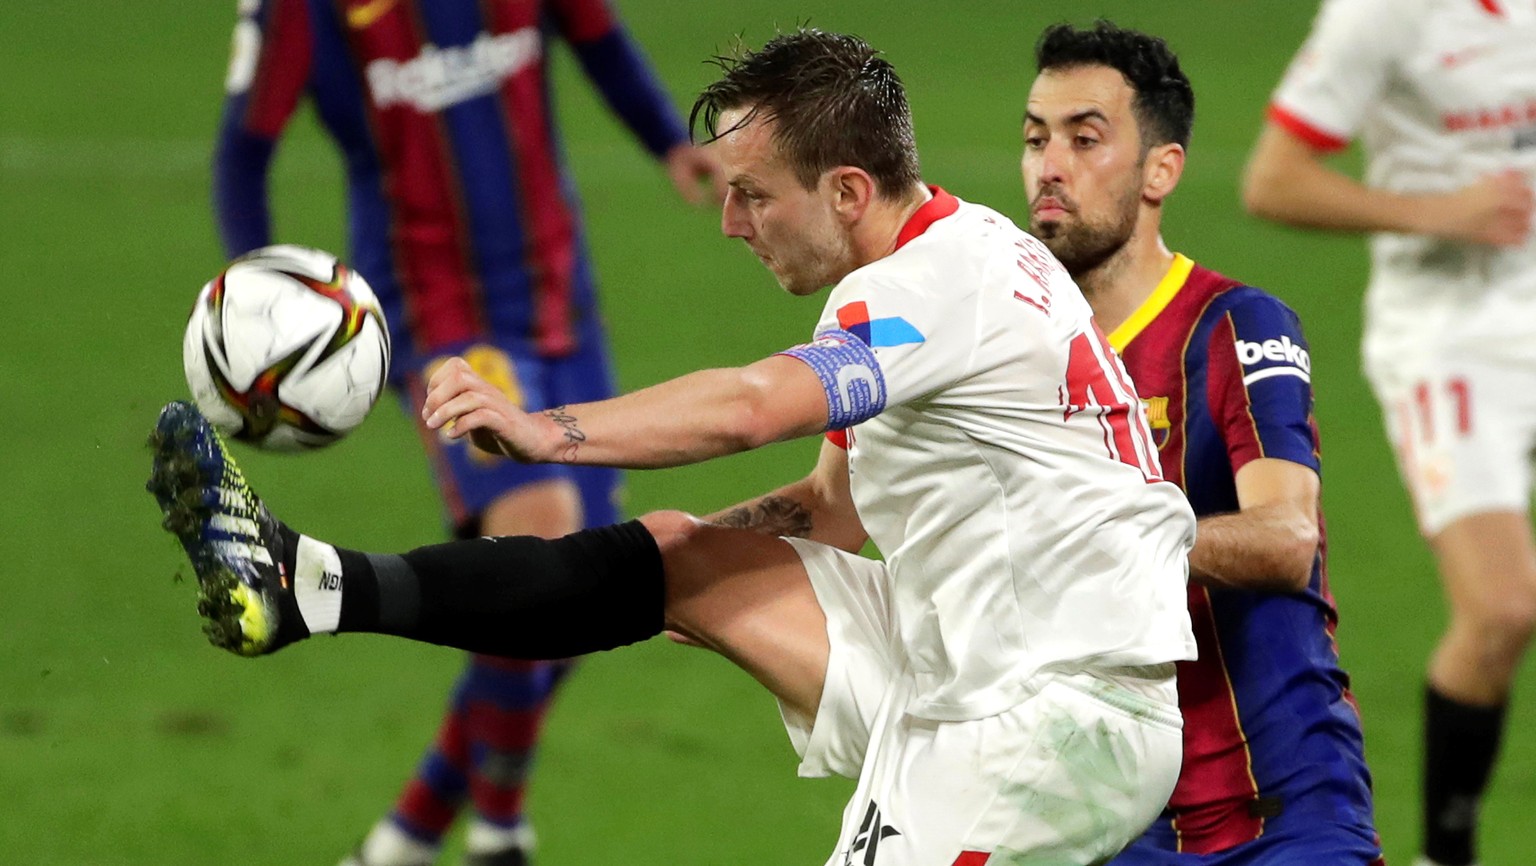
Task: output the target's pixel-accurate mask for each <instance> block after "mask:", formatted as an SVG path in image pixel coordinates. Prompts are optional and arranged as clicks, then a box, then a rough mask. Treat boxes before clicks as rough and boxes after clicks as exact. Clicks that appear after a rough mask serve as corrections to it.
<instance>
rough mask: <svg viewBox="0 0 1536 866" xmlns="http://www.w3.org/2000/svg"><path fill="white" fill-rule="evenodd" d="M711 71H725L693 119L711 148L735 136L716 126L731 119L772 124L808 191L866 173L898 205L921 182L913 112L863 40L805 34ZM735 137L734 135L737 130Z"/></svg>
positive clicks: (779, 39) (718, 61) (721, 62)
mask: <svg viewBox="0 0 1536 866" xmlns="http://www.w3.org/2000/svg"><path fill="white" fill-rule="evenodd" d="M711 62H713V63H714V64H715V65H716V66H718V67H720V69H721V70H722V71H723V73H724V74H723V75H722V76H721V78H720V80H719V81H716V82H715V83H714V84H711V85H709V86H708V87H706V88H704V91H703V92H702V93H700V94H699V98H698V99H697V100H695V101H694V103H693V111H692V112H691V113H690V114H689V115H688V130H689V134H690V135H693V136H694V137H695V139H696V140H697V138H698V136H697V135H696V134H695V130H697V129H698V128H699V127H700V125H701V124H702V130H703V135H704V136H705V138H704V140H705V141H706V142H709V141H714V140H715V139H717V138H719V137H721V136H723V135H725V134H727V133H729V132H730V131H731V129H720V128H719V127H718V123H719V121H720V116H721V115H722V114H723V113H725V112H727V111H731V110H734V109H743V108H744V109H747V110H748V114H747V116H746V117H745V118H743V119H742V120H741V121H739V122H738V123H737V124H736V126H737V127H739V126H742V125H744V124H745V123H747V122H748V121H749V120H752V119H754V118H757V119H764V120H772V121H773V122H774V130H773V138H774V143H775V145H776V146H777V147H778V150H779V153H780V154H782V155H783V157H784V158H785V160H786V161H787V162H788V163H789V165H790V167H791V168H792V169H793V170H794V172H795V177H796V178H797V179H798V180H799V181H800V183H801V184H802V185H804V186H805V188H807V189H810V188H812V187H814V186H815V185H816V182H817V181H818V180H819V179H820V177H821V175H822V173H823V172H825V171H827V170H828V169H831V168H836V167H837V166H840V165H850V166H854V167H856V168H861V169H863V170H864V171H867V172H869V175H870V177H873V178H874V179H875V185H876V189H877V190H878V193H879V195H880V196H881V197H883V198H887V199H899V198H901V197H903V196H905V195H907V193H908V192H909V191H910V190H911V188H912V187H913V186H914V185H916V184H917V183H919V182H920V180H921V177H922V175H921V173H920V171H919V168H918V161H917V143H916V140H915V139H914V138H913V134H912V112H911V109H909V108H908V107H907V94H906V91H905V90H904V89H903V88H902V85H901V79H900V78H898V77H897V76H896V69H895V68H894V67H892V66H891V64H890V63H889V62H887V61H886V60H884V59H883V58H881V57H880V52H878V51H876V50H875V49H873V48H871V47H870V46H869V44H868V43H866V42H865V41H864V40H862V39H860V38H859V37H857V36H848V35H844V34H840V33H825V32H823V31H821V30H816V29H813V28H800V29H798V30H795V31H794V32H792V33H783V34H780V35H779V36H776V37H775V38H773V39H772V40H770V41H769V42H768V44H766V45H764V46H763V47H762V48H761V49H760V50H758V51H747V50H741V51H738V52H737V54H736V55H735V56H730V57H726V56H717V57H714V58H713V59H712V60H711ZM733 128H735V127H733Z"/></svg>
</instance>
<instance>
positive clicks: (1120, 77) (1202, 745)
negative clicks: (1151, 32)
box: [1022, 21, 1381, 866]
mask: <svg viewBox="0 0 1536 866" xmlns="http://www.w3.org/2000/svg"><path fill="white" fill-rule="evenodd" d="M1036 65H1037V69H1038V73H1039V74H1038V76H1037V78H1036V79H1035V82H1034V84H1033V86H1032V87H1031V89H1030V94H1029V106H1028V109H1027V111H1026V113H1025V117H1024V155H1023V159H1022V170H1023V176H1024V183H1025V189H1026V191H1027V193H1028V196H1029V202H1030V230H1031V232H1032V233H1033V234H1035V235H1036V236H1037V237H1039V238H1040V239H1041V240H1042V241H1044V242H1045V244H1046V246H1047V247H1049V248H1050V250H1051V251H1052V252H1053V253H1055V255H1056V256H1057V258H1059V259H1061V261H1062V262H1063V264H1065V265H1066V267H1067V270H1068V271H1069V272H1070V273H1071V274H1072V276H1073V277H1074V278H1075V279H1076V280H1077V282H1078V285H1080V286H1081V287H1082V289H1083V293H1084V295H1085V296H1087V298H1088V300H1089V303H1090V304H1091V305H1092V306H1093V309H1094V316H1095V320H1096V321H1097V322H1098V324H1099V326H1100V327H1101V328H1102V329H1103V330H1105V331H1106V332H1107V333H1108V336H1109V341H1110V343H1111V345H1113V346H1114V347H1115V349H1116V350H1117V351H1118V352H1119V353H1120V354H1121V357H1122V359H1123V361H1124V363H1125V366H1126V369H1127V370H1128V371H1129V372H1130V374H1131V378H1132V380H1133V381H1134V383H1135V385H1136V390H1137V392H1138V394H1139V395H1140V397H1141V398H1142V400H1143V402H1144V403H1145V404H1146V405H1147V408H1148V415H1149V420H1150V422H1151V427H1152V430H1153V435H1154V438H1155V439H1156V440H1157V445H1158V449H1159V456H1160V458H1161V462H1162V468H1163V474H1164V477H1166V478H1167V479H1168V480H1170V481H1173V482H1176V483H1177V484H1178V485H1179V486H1180V487H1182V488H1183V489H1184V492H1185V494H1186V495H1187V496H1188V497H1189V501H1190V504H1191V505H1192V506H1193V507H1194V510H1195V514H1196V515H1197V516H1198V517H1199V523H1198V528H1197V531H1196V541H1195V547H1194V550H1193V551H1192V552H1191V553H1190V578H1191V580H1190V585H1189V611H1190V617H1191V620H1192V623H1193V626H1194V630H1195V636H1196V640H1197V642H1198V644H1199V659H1198V660H1197V661H1192V662H1179V670H1178V689H1179V707H1180V709H1181V711H1182V712H1183V715H1184V765H1183V768H1182V770H1181V772H1180V775H1179V781H1178V784H1177V786H1176V788H1175V789H1174V793H1173V797H1172V798H1171V800H1170V802H1169V804H1168V807H1167V809H1166V810H1165V812H1164V813H1163V815H1162V816H1161V817H1160V818H1159V819H1158V820H1157V821H1156V822H1155V823H1154V824H1153V825H1152V827H1151V828H1149V829H1148V830H1147V832H1146V833H1145V834H1144V835H1143V836H1142V838H1141V839H1139V840H1138V841H1136V842H1135V843H1134V844H1132V846H1131V847H1130V848H1128V849H1127V850H1126V851H1125V852H1124V853H1123V854H1121V855H1120V857H1119V858H1118V859H1117V860H1115V861H1114V862H1115V863H1117V864H1122V866H1170V864H1189V866H1196V864H1198V866H1280V864H1287V866H1302V864H1307V866H1310V864H1329V866H1345V864H1355V866H1371V864H1376V863H1379V862H1380V858H1381V846H1380V843H1379V840H1378V838H1377V835H1376V831H1375V827H1374V820H1373V815H1372V797H1371V782H1370V774H1369V772H1368V770H1367V768H1366V764H1365V759H1364V751H1363V742H1362V736H1361V727H1360V717H1359V714H1358V711H1357V709H1356V706H1355V704H1354V701H1353V698H1352V697H1351V696H1350V693H1349V686H1348V683H1349V680H1348V677H1347V676H1346V675H1345V673H1344V671H1343V670H1342V669H1341V668H1340V666H1339V658H1338V648H1337V646H1336V644H1335V642H1334V628H1335V626H1336V625H1337V622H1338V615H1337V613H1336V610H1335V608H1334V604H1333V599H1332V596H1331V594H1330V592H1329V588H1328V573H1327V565H1326V556H1325V553H1326V542H1325V540H1324V532H1323V520H1322V513H1321V510H1320V505H1319V502H1320V499H1319V492H1320V484H1321V482H1320V479H1319V471H1320V469H1321V465H1320V457H1319V445H1318V436H1317V427H1316V424H1315V423H1314V420H1313V417H1312V387H1311V358H1310V355H1309V353H1308V349H1307V342H1306V339H1305V338H1304V337H1303V335H1302V331H1301V325H1300V322H1299V321H1298V319H1297V317H1296V315H1295V313H1293V312H1291V310H1290V309H1289V308H1287V307H1286V306H1285V305H1284V304H1282V303H1281V302H1280V301H1279V300H1277V299H1276V298H1275V297H1274V296H1273V295H1270V294H1269V293H1267V292H1265V291H1263V290H1262V289H1258V288H1255V287H1252V286H1247V285H1244V284H1242V283H1241V282H1239V281H1237V280H1233V279H1229V278H1227V277H1224V276H1222V275H1221V274H1218V273H1216V272H1214V271H1211V270H1207V269H1206V268H1203V267H1200V266H1199V265H1196V264H1195V263H1194V262H1192V261H1190V260H1189V259H1188V258H1185V257H1184V256H1182V255H1178V254H1175V253H1172V252H1170V251H1169V250H1168V248H1167V247H1166V246H1165V245H1164V244H1163V240H1162V234H1161V221H1162V206H1163V204H1164V202H1165V201H1166V199H1167V197H1168V196H1169V195H1170V194H1171V193H1172V192H1173V190H1174V187H1175V186H1176V185H1177V184H1178V181H1179V177H1180V174H1181V173H1182V170H1183V166H1184V157H1185V148H1186V147H1187V146H1188V143H1189V137H1190V130H1191V128H1192V126H1193V121H1194V92H1193V90H1192V88H1191V87H1190V83H1189V80H1188V78H1186V77H1185V76H1184V74H1183V72H1182V71H1181V70H1180V69H1179V65H1178V60H1177V58H1176V57H1175V56H1174V55H1173V54H1172V52H1171V51H1170V50H1169V49H1168V46H1167V45H1166V44H1165V43H1164V42H1163V41H1162V40H1161V39H1157V38H1155V37H1151V36H1148V35H1145V34H1142V33H1138V32H1135V31H1131V30H1125V29H1121V28H1118V27H1116V26H1114V25H1113V24H1110V23H1108V22H1103V21H1101V22H1099V23H1098V24H1096V25H1095V26H1094V27H1093V28H1092V29H1087V30H1077V29H1074V28H1072V27H1071V26H1068V25H1057V26H1055V27H1052V28H1050V29H1048V30H1046V31H1045V33H1044V34H1043V35H1042V36H1041V38H1040V41H1039V43H1038V44H1037V46H1036Z"/></svg>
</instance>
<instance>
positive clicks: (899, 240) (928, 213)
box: [892, 186, 960, 252]
mask: <svg viewBox="0 0 1536 866" xmlns="http://www.w3.org/2000/svg"><path fill="white" fill-rule="evenodd" d="M928 191H929V192H931V193H933V198H931V199H928V200H927V201H925V202H923V206H922V207H920V208H918V209H917V211H916V212H915V213H913V214H912V217H911V218H910V219H908V220H907V224H906V225H904V226H902V227H901V231H900V233H898V234H897V235H896V249H897V250H899V249H901V248H902V247H904V246H906V245H907V242H908V241H910V240H912V239H913V238H915V237H917V236H918V235H920V234H922V233H923V232H925V231H927V230H928V227H929V226H931V225H933V224H934V223H936V222H938V221H939V220H941V219H943V218H945V217H947V216H950V215H951V214H953V213H954V212H955V211H957V210H959V209H960V200H959V199H957V198H955V197H954V196H952V195H950V194H949V193H947V192H945V191H944V190H943V189H942V188H940V187H936V186H930V187H928ZM892 252H895V250H892Z"/></svg>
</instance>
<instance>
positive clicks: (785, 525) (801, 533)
mask: <svg viewBox="0 0 1536 866" xmlns="http://www.w3.org/2000/svg"><path fill="white" fill-rule="evenodd" d="M715 522H716V523H717V524H719V525H721V526H730V527H734V528H736V529H751V530H754V531H757V532H761V533H763V534H764V535H788V536H791V537H794V538H808V537H810V534H811V512H810V511H808V510H807V509H806V507H805V506H804V505H801V504H800V503H798V502H796V501H794V500H793V499H789V498H787V497H784V496H765V497H763V498H762V499H759V500H758V501H757V502H754V503H751V504H749V505H743V506H741V507H740V508H733V509H731V510H730V511H727V512H726V513H724V514H722V515H720V518H719V519H718V520H716V521H715Z"/></svg>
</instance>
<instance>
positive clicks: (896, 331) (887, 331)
mask: <svg viewBox="0 0 1536 866" xmlns="http://www.w3.org/2000/svg"><path fill="white" fill-rule="evenodd" d="M837 325H838V327H840V328H842V329H843V330H845V331H847V332H848V333H850V334H852V335H854V336H855V337H858V338H859V339H860V340H863V341H864V345H866V346H868V347H870V348H871V349H879V348H883V347H886V346H904V345H907V344H908V343H921V342H924V338H923V334H922V332H921V331H919V330H918V329H917V328H915V327H913V325H912V323H911V322H909V321H907V320H906V319H903V318H902V317H900V316H887V317H885V318H883V319H871V318H870V317H869V305H868V304H866V303H865V302H863V301H854V302H853V303H851V304H844V305H843V306H841V307H838V308H837Z"/></svg>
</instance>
